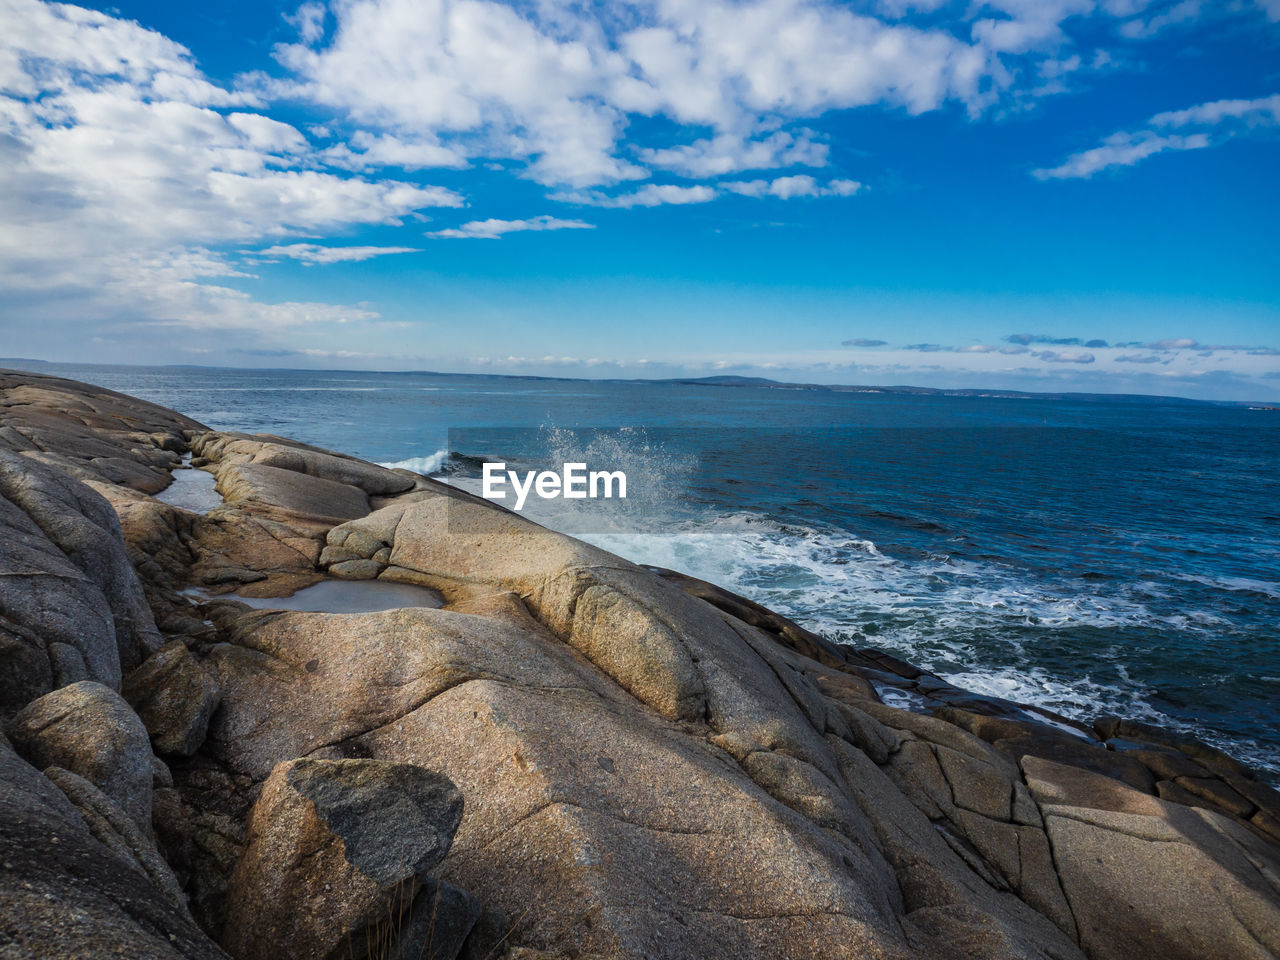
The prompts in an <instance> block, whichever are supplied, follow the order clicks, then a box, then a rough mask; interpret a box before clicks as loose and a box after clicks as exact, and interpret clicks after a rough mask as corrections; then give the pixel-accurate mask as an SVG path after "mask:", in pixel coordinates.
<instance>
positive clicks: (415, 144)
mask: <svg viewBox="0 0 1280 960" xmlns="http://www.w3.org/2000/svg"><path fill="white" fill-rule="evenodd" d="M352 147H354V148H355V149H354V150H353V149H352ZM323 157H324V160H325V162H326V163H328V164H329V165H330V166H334V167H340V168H342V169H344V170H370V169H373V168H375V167H402V168H404V169H405V170H425V169H428V168H433V167H454V168H461V167H466V166H467V165H468V164H467V158H466V157H465V156H463V155H462V154H461V153H459V152H458V151H457V149H455V148H453V147H446V146H444V145H443V144H441V143H438V142H434V141H428V140H402V139H400V138H399V137H395V136H392V135H390V134H382V135H374V134H371V133H369V132H368V131H366V130H358V131H356V132H355V134H353V135H352V137H351V138H350V139H349V140H348V141H347V142H346V143H339V144H335V145H334V146H332V147H330V148H328V149H327V150H325V151H323Z"/></svg>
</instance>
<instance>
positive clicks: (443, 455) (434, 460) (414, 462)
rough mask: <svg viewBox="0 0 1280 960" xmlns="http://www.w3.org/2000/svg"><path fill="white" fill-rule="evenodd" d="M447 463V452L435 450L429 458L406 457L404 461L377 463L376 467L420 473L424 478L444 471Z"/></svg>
mask: <svg viewBox="0 0 1280 960" xmlns="http://www.w3.org/2000/svg"><path fill="white" fill-rule="evenodd" d="M448 462H449V451H448V450H444V449H441V450H437V451H436V452H435V453H433V454H431V456H429V457H407V458H406V459H404V460H393V461H390V462H386V463H379V464H378V466H380V467H386V468H387V469H388V470H411V471H413V472H414V473H420V474H422V475H423V476H424V477H425V476H430V475H431V474H433V473H439V472H440V471H441V470H443V469H444V467H445V464H447V463H448Z"/></svg>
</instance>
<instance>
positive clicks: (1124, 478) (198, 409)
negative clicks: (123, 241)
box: [38, 364, 1280, 778]
mask: <svg viewBox="0 0 1280 960" xmlns="http://www.w3.org/2000/svg"><path fill="white" fill-rule="evenodd" d="M38 369H39V370H41V371H45V372H50V373H55V374H58V375H61V376H70V377H74V378H76V379H80V380H86V381H89V382H92V383H98V384H101V385H103V386H106V387H109V388H111V389H115V390H120V391H123V392H125V393H130V394H133V395H135V396H139V397H142V398H144V399H147V400H152V401H155V402H157V403H161V404H164V405H166V406H169V407H173V408H174V409H177V410H180V411H181V412H183V413H186V414H188V415H190V416H192V417H195V418H196V419H198V420H201V421H203V422H204V423H207V424H208V425H210V426H212V427H216V428H219V429H228V430H244V431H251V432H270V433H278V434H281V435H284V436H289V437H293V438H296V439H298V440H302V441H305V442H308V443H313V444H318V445H320V446H324V447H330V448H333V449H337V450H341V451H345V452H347V453H351V454H355V455H357V456H360V457H364V458H367V459H370V460H374V461H378V462H382V463H395V464H399V465H403V466H408V467H410V468H413V469H418V470H421V471H426V472H429V471H444V473H445V474H446V475H447V476H452V477H453V479H454V480H455V482H460V483H464V484H465V483H466V482H467V481H466V480H464V479H462V477H461V474H462V473H465V472H466V470H465V464H467V463H469V462H471V461H469V460H468V459H467V457H468V456H474V457H480V456H483V457H493V456H500V457H502V458H505V459H508V460H511V461H512V462H516V463H527V464H538V463H551V462H554V461H558V460H562V459H570V458H574V459H576V458H577V457H578V456H579V455H581V454H582V451H581V450H580V449H576V448H574V443H575V442H577V438H578V437H579V435H577V434H574V433H572V429H573V428H578V427H600V426H607V427H619V428H624V429H623V430H622V431H621V432H615V433H614V434H612V435H611V436H612V438H613V439H612V440H611V441H610V443H611V445H610V446H609V447H608V449H604V450H600V449H597V450H593V451H588V452H589V453H592V454H595V455H597V456H600V455H603V456H607V457H609V458H610V459H611V460H613V461H614V463H612V464H609V465H607V466H609V468H610V469H616V468H618V467H623V468H625V469H627V471H628V476H629V478H631V483H632V485H633V487H634V486H635V485H637V484H640V485H641V486H643V487H645V488H646V489H648V490H649V491H650V493H651V494H653V495H651V496H650V497H649V499H648V500H646V501H645V502H644V509H646V510H651V511H652V521H651V522H649V523H647V524H645V525H644V527H643V528H644V529H645V530H646V531H651V532H644V533H640V534H636V533H622V532H610V531H608V530H597V531H594V532H591V533H588V534H585V535H584V539H588V540H592V541H594V542H596V543H598V544H600V545H602V546H605V547H607V548H609V549H611V550H613V551H615V552H617V553H619V554H621V555H623V556H626V557H628V558H629V559H631V560H635V561H638V562H642V563H655V564H660V565H662V566H668V567H673V568H676V569H678V570H682V571H684V572H687V573H690V574H692V575H694V576H698V577H702V578H704V579H707V580H711V581H713V582H716V583H719V584H721V585H723V586H725V587H727V588H729V589H731V590H735V591H738V592H740V593H743V594H745V595H747V596H750V597H752V598H753V599H756V600H758V601H760V602H761V603H764V604H766V605H768V606H771V607H773V608H775V609H777V610H779V611H781V612H783V613H786V614H787V615H789V616H791V617H793V618H795V619H796V620H798V621H799V622H801V623H803V624H804V625H805V626H807V627H809V628H810V629H813V630H816V631H817V632H819V633H822V634H823V635H825V636H827V637H828V638H830V639H831V640H834V641H837V642H847V643H852V644H857V645H873V646H878V647H881V648H883V649H886V650H889V651H891V652H893V653H895V654H897V655H899V656H902V657H903V658H905V659H908V660H910V661H912V662H914V663H917V664H919V665H921V666H924V667H927V668H929V669H931V670H934V671H935V672H937V673H939V674H941V675H942V676H944V677H946V678H947V679H949V680H951V681H952V682H954V683H956V684H958V685H960V686H964V687H968V688H970V689H974V690H977V691H981V692H986V693H993V694H998V695H1001V696H1007V697H1011V698H1013V699H1018V700H1022V701H1025V702H1034V703H1037V704H1041V705H1044V706H1048V707H1051V708H1053V709H1056V710H1059V711H1061V712H1063V713H1066V714H1069V715H1074V716H1078V717H1081V718H1091V717H1094V716H1097V715H1098V714H1101V713H1120V714H1123V715H1126V716H1136V717H1139V718H1143V719H1147V720H1152V721H1155V722H1160V723H1164V724H1167V725H1170V726H1173V727H1177V728H1180V729H1184V730H1186V731H1188V732H1192V733H1194V734H1196V735H1198V736H1201V737H1203V738H1204V739H1206V740H1208V741H1210V742H1212V743H1215V744H1217V745H1219V746H1221V747H1223V748H1225V749H1227V750H1229V751H1230V752H1232V753H1234V754H1236V755H1238V756H1242V757H1244V758H1247V759H1248V760H1250V761H1251V762H1253V763H1254V764H1255V765H1257V766H1259V767H1261V768H1263V769H1265V770H1267V771H1269V773H1270V775H1271V776H1272V777H1273V778H1275V777H1277V776H1278V775H1280V709H1278V708H1277V704H1278V703H1280V413H1276V412H1272V411H1261V410H1250V409H1246V408H1243V407H1230V406H1215V405H1208V404H1193V403H1186V402H1180V401H1154V400H1147V401H1143V402H1135V401H1131V400H1123V399H1098V398H1076V399H1073V398H1067V399H1064V398H1033V399H1026V398H1017V399H1014V398H1003V399H1002V398H994V397H963V396H914V395H903V394H877V393H837V392H826V391H813V390H784V389H763V388H758V387H725V386H708V385H693V384H677V383H617V382H583V381H559V380H537V379H514V378H499V377H460V376H449V375H437V374H401V373H360V372H303V371H234V370H217V369H205V368H141V367H105V366H72V365H61V364H49V365H41V366H40V367H39V368H38ZM459 428H472V431H473V434H472V435H474V436H476V437H478V438H482V440H479V439H478V440H477V441H476V442H477V443H482V444H483V446H484V447H485V449H474V450H467V449H462V450H457V449H452V453H454V454H461V455H464V456H461V457H459V456H454V457H452V458H451V457H450V455H449V454H450V452H451V447H450V443H449V437H450V434H449V431H450V430H455V431H458V430H459ZM474 428H484V429H482V430H475V429H474ZM467 436H468V433H467V432H466V431H465V430H463V431H462V432H460V433H459V432H455V434H454V438H455V439H457V438H459V437H461V438H463V439H464V441H465V438H466V437H467ZM504 438H505V439H504ZM504 443H507V444H509V448H507V449H504V448H503V444H504ZM539 445H541V447H542V449H536V448H537V447H539ZM593 466H595V464H593ZM534 516H535V517H537V518H538V519H541V520H542V521H543V522H546V523H548V524H549V525H552V526H557V525H560V524H559V521H560V520H563V519H565V517H564V514H563V513H562V514H559V515H557V514H556V512H555V511H554V510H552V509H550V508H547V509H546V510H544V512H543V513H542V514H541V515H540V514H538V513H536V512H535V513H534Z"/></svg>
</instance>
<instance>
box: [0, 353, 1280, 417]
mask: <svg viewBox="0 0 1280 960" xmlns="http://www.w3.org/2000/svg"><path fill="white" fill-rule="evenodd" d="M27 365H35V366H69V367H103V368H124V369H130V368H136V369H150V370H227V371H243V372H254V373H264V372H273V371H274V372H281V373H312V374H322V373H362V374H376V375H379V376H433V377H462V378H475V379H498V380H540V381H552V382H561V383H641V384H643V383H650V384H684V385H687V386H703V387H735V388H738V389H742V388H756V389H762V390H812V391H819V392H828V393H877V394H889V395H893V396H921V397H972V398H979V399H990V400H1079V401H1085V402H1095V401H1118V402H1121V403H1179V404H1188V405H1193V406H1210V407H1246V408H1248V409H1251V410H1263V411H1266V410H1277V409H1280V399H1278V400H1258V399H1256V398H1255V399H1251V400H1201V399H1197V398H1194V397H1176V396H1170V395H1167V394H1146V393H1097V392H1087V391H1047V390H1046V391H1039V390H1003V389H995V388H983V387H918V386H911V385H908V384H893V385H879V384H846V383H800V382H791V381H786V380H770V379H769V378H768V377H739V376H711V377H549V376H543V375H539V374H529V373H454V372H450V371H447V370H361V369H351V368H346V367H332V368H330V367H323V368H322V367H229V366H223V365H221V364H214V363H208V364H206V363H78V362H75V361H70V360H39V359H35V358H31V357H0V369H15V370H26V369H28V368H29V367H28V366H27ZM33 372H34V371H33Z"/></svg>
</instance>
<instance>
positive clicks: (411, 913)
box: [223, 760, 472, 960]
mask: <svg viewBox="0 0 1280 960" xmlns="http://www.w3.org/2000/svg"><path fill="white" fill-rule="evenodd" d="M461 818H462V795H461V794H460V793H459V792H458V790H457V788H456V787H454V786H453V784H452V783H451V782H450V781H449V780H448V778H446V777H444V776H442V775H440V774H438V773H435V772H433V771H430V770H426V769H423V768H421V767H417V766H412V765H409V764H396V763H384V762H380V761H376V760H340V761H324V760H297V761H291V762H288V763H284V764H280V765H279V766H277V767H276V768H275V769H274V770H273V771H272V773H271V776H270V777H269V778H268V779H267V782H266V783H265V784H264V786H263V789H262V794H261V796H260V797H259V798H258V802H257V803H256V804H255V805H254V809H253V813H252V815H251V817H250V820H249V829H248V843H247V846H246V848H245V852H244V856H243V857H242V858H241V860H240V862H239V864H237V866H236V869H235V872H234V873H233V874H232V877H231V881H230V886H229V890H228V901H227V923H226V926H225V928H224V932H223V943H224V945H225V946H226V948H227V949H228V950H229V951H230V952H231V954H232V955H233V956H234V957H236V958H237V960H254V958H273V957H297V958H313V957H330V956H346V955H347V950H348V949H351V948H355V949H358V948H359V947H360V946H361V945H365V949H366V950H367V943H378V942H382V941H383V940H384V939H385V938H386V937H387V936H388V935H389V934H391V933H396V932H398V933H399V934H400V935H401V936H404V935H406V934H409V933H411V932H413V933H418V932H427V933H429V932H430V916H431V912H432V911H433V910H438V909H439V908H440V907H441V906H442V905H443V906H445V907H446V908H449V907H456V906H457V905H458V901H457V900H456V899H455V898H453V897H445V898H444V899H443V901H441V900H439V899H438V898H437V894H438V893H442V891H441V890H440V888H439V887H438V886H433V887H432V888H431V889H428V887H427V886H426V884H425V876H424V875H425V874H426V872H427V871H428V870H430V869H431V868H432V867H434V866H435V865H436V864H437V863H439V862H440V860H441V859H443V858H444V856H445V854H446V853H448V850H449V845H450V844H451V843H452V841H453V835H454V832H455V831H456V830H457V828H458V823H459V821H460V820H461ZM424 895H425V896H427V897H429V902H424V903H419V902H418V901H419V900H420V899H422V897H423V896H424ZM471 911H472V907H471V905H470V903H469V901H468V902H467V904H466V906H465V913H470V912H471ZM406 914H407V917H406V918H405V919H404V921H403V922H402V915H406ZM449 919H450V920H459V919H461V918H457V917H450V918H449ZM445 926H447V924H445ZM423 927H425V930H424V929H421V928H423ZM464 936H465V934H464ZM422 947H425V944H424V943H410V942H401V943H400V944H398V945H397V952H398V953H400V954H404V955H413V954H412V951H413V950H415V949H420V948H422Z"/></svg>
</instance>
